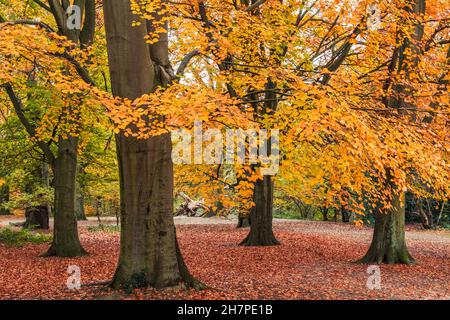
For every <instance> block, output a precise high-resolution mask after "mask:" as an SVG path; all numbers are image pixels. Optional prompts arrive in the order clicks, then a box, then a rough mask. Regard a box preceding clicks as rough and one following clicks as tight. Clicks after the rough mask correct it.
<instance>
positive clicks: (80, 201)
mask: <svg viewBox="0 0 450 320" xmlns="http://www.w3.org/2000/svg"><path fill="white" fill-rule="evenodd" d="M77 169H78V176H79V175H80V174H83V173H84V170H83V168H82V166H81V165H78V167H77ZM75 183H76V200H75V201H76V202H75V214H76V216H77V220H78V221H83V220H87V218H86V212H85V210H84V194H83V189H84V188H83V187H84V186H83V185H82V184H81V183H80V182H79V181H78V179H77V181H76V182H75Z"/></svg>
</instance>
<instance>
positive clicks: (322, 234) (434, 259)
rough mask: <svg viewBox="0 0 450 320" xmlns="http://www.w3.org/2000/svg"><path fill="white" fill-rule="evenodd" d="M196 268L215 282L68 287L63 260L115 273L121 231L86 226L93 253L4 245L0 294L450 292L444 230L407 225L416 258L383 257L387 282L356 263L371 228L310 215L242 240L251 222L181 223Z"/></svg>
mask: <svg viewBox="0 0 450 320" xmlns="http://www.w3.org/2000/svg"><path fill="white" fill-rule="evenodd" d="M177 230H178V238H179V241H180V245H181V249H182V252H183V255H184V257H185V260H186V263H187V264H188V266H189V268H190V270H191V272H192V273H193V275H194V276H196V277H197V278H198V279H200V280H201V281H203V282H204V283H206V284H207V285H209V286H210V287H212V288H213V289H211V290H203V291H196V290H192V289H189V290H186V289H183V288H180V287H177V288H170V289H165V290H155V289H146V290H136V291H135V292H134V293H132V294H130V295H125V294H124V293H122V292H118V291H113V290H109V289H106V288H104V287H101V286H83V287H82V288H81V289H80V290H75V291H69V290H68V289H67V288H66V280H67V278H68V276H69V274H68V273H67V268H68V266H70V265H78V266H80V268H81V277H82V279H81V280H82V283H83V284H88V283H91V284H92V283H97V282H103V281H105V280H109V279H111V278H112V276H113V274H114V270H115V266H116V262H117V257H118V246H119V234H118V233H111V232H88V231H87V228H86V227H82V228H81V240H82V243H83V246H84V247H85V248H86V249H87V250H88V252H89V253H90V254H89V255H88V256H85V257H81V258H74V259H61V258H40V257H38V255H39V254H40V253H42V252H44V251H45V249H46V245H27V246H24V247H21V248H8V247H6V246H4V245H0V270H1V271H0V299H449V298H450V285H449V283H450V281H449V280H450V264H449V263H448V262H449V261H450V260H449V258H450V249H449V248H450V246H449V244H450V237H449V234H448V232H447V233H445V232H437V233H435V232H429V231H427V232H423V231H418V230H415V229H414V228H413V229H412V230H410V231H408V233H407V237H408V244H409V248H410V251H411V253H412V255H413V256H414V258H416V259H417V260H418V261H419V263H418V264H416V265H413V266H404V265H395V266H387V265H383V266H381V286H382V289H381V290H369V289H367V287H366V282H367V277H368V274H367V266H366V265H359V264H355V263H354V261H355V260H357V259H358V258H360V257H361V256H362V255H363V254H364V253H365V251H366V250H367V246H368V244H369V243H370V238H371V232H372V230H371V229H368V228H357V227H355V226H352V225H349V224H341V223H331V222H330V223H323V222H310V221H295V222H287V221H283V222H279V221H278V222H275V228H274V230H275V234H276V237H277V239H279V240H280V241H281V243H282V244H281V245H280V246H274V247H240V246H238V245H237V244H238V243H239V242H240V240H242V239H243V238H244V236H245V235H246V233H247V232H248V230H247V229H235V227H234V225H232V224H209V225H202V224H195V225H179V226H177Z"/></svg>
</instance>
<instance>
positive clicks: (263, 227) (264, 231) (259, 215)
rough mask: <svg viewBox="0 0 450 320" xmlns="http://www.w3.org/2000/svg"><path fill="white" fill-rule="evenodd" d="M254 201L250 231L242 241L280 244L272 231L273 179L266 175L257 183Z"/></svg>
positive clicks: (259, 243) (246, 242) (248, 243)
mask: <svg viewBox="0 0 450 320" xmlns="http://www.w3.org/2000/svg"><path fill="white" fill-rule="evenodd" d="M253 202H254V203H255V206H254V207H253V208H252V210H251V212H250V220H251V224H250V232H249V234H248V236H247V237H246V238H245V239H244V240H243V241H242V242H241V245H243V246H273V245H277V244H280V243H279V242H278V240H277V239H276V238H275V236H274V234H273V231H272V218H273V215H272V209H273V181H272V177H271V176H264V178H263V179H262V180H258V181H257V182H256V183H255V192H254V198H253Z"/></svg>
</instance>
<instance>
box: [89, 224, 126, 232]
mask: <svg viewBox="0 0 450 320" xmlns="http://www.w3.org/2000/svg"><path fill="white" fill-rule="evenodd" d="M88 231H89V232H109V233H115V232H120V226H112V225H104V224H101V225H99V226H90V227H88Z"/></svg>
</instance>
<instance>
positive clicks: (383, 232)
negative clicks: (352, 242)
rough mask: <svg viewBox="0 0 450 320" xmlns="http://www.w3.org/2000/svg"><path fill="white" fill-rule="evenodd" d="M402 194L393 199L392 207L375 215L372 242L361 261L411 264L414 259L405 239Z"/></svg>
mask: <svg viewBox="0 0 450 320" xmlns="http://www.w3.org/2000/svg"><path fill="white" fill-rule="evenodd" d="M400 198H401V196H400V195H395V196H394V198H393V199H392V208H391V209H389V210H388V211H387V212H384V213H383V212H379V213H377V214H376V216H375V228H374V232H373V238H372V243H371V245H370V247H369V250H368V251H367V253H366V255H365V256H364V257H363V258H362V259H361V260H359V262H361V263H378V264H380V263H387V264H396V263H399V264H411V263H413V262H414V259H413V258H412V257H411V255H410V254H409V252H408V248H407V246H406V241H405V206H404V204H403V203H402V202H401V199H400Z"/></svg>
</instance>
